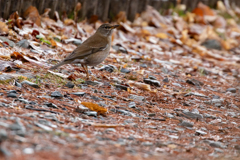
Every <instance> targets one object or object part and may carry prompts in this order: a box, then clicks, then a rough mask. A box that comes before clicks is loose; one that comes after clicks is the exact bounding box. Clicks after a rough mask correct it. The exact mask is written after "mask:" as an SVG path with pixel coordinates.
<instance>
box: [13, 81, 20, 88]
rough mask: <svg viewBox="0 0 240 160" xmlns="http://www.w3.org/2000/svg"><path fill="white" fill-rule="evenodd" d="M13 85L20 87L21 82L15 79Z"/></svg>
mask: <svg viewBox="0 0 240 160" xmlns="http://www.w3.org/2000/svg"><path fill="white" fill-rule="evenodd" d="M14 85H15V86H17V87H19V88H22V84H21V83H18V82H17V81H15V82H14Z"/></svg>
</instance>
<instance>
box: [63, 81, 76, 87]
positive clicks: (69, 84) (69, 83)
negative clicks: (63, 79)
mask: <svg viewBox="0 0 240 160" xmlns="http://www.w3.org/2000/svg"><path fill="white" fill-rule="evenodd" d="M65 86H66V87H68V88H73V87H74V86H75V85H74V84H73V83H72V82H67V84H66V85H65Z"/></svg>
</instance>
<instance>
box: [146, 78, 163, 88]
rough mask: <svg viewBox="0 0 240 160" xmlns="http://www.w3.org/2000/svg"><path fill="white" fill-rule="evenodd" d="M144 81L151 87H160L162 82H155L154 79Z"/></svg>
mask: <svg viewBox="0 0 240 160" xmlns="http://www.w3.org/2000/svg"><path fill="white" fill-rule="evenodd" d="M143 81H144V83H147V84H150V85H152V86H157V87H160V82H159V81H157V80H153V79H144V80H143Z"/></svg>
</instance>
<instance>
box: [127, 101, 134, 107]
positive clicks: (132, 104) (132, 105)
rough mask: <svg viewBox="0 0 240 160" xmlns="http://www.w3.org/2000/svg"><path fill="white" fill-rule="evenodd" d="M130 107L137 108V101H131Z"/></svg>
mask: <svg viewBox="0 0 240 160" xmlns="http://www.w3.org/2000/svg"><path fill="white" fill-rule="evenodd" d="M128 107H129V108H136V103H135V102H130V103H129V104H128Z"/></svg>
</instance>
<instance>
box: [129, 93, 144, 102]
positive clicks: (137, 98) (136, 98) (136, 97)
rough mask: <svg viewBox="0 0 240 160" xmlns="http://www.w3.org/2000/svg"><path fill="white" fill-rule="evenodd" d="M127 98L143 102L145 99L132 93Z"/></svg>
mask: <svg viewBox="0 0 240 160" xmlns="http://www.w3.org/2000/svg"><path fill="white" fill-rule="evenodd" d="M129 99H133V100H134V101H137V102H143V101H144V100H145V98H144V97H143V96H137V95H134V94H130V95H129Z"/></svg>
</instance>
